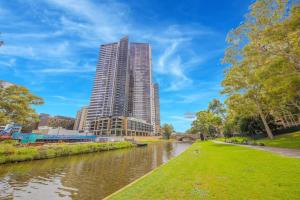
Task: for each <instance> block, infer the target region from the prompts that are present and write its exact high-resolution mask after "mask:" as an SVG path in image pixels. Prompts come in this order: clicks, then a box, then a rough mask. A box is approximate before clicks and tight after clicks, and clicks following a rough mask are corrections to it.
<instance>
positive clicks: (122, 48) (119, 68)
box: [87, 37, 129, 121]
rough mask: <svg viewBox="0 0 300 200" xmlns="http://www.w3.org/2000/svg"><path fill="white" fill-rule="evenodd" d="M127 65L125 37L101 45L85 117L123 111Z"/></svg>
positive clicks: (125, 96) (92, 118)
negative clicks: (116, 41) (115, 41)
mask: <svg viewBox="0 0 300 200" xmlns="http://www.w3.org/2000/svg"><path fill="white" fill-rule="evenodd" d="M128 69H129V66H128V38H127V37H125V38H123V39H121V40H120V41H119V42H118V43H111V44H104V45H101V49H100V56H99V62H98V64H97V68H96V76H95V79H94V86H93V90H92V95H91V99H90V106H89V109H88V115H87V121H92V120H95V119H96V118H99V117H107V116H126V115H127V101H128V84H129V76H128Z"/></svg>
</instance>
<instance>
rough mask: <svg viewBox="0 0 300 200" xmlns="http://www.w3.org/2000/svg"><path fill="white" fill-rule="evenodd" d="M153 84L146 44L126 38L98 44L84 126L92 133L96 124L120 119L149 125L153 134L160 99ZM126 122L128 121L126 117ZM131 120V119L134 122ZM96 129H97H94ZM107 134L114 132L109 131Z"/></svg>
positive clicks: (156, 122)
mask: <svg viewBox="0 0 300 200" xmlns="http://www.w3.org/2000/svg"><path fill="white" fill-rule="evenodd" d="M155 88H157V89H158V86H157V87H154V86H153V84H152V54H151V47H150V45H149V44H147V43H129V42H128V37H125V38H122V39H121V40H120V41H119V42H114V43H110V44H104V45H101V49H100V55H99V62H98V64H97V68H96V75H95V79H94V85H93V89H92V95H91V99H90V105H89V108H88V113H87V127H89V129H90V131H92V132H94V133H95V134H99V133H100V135H101V134H103V135H105V134H104V132H103V131H99V129H95V126H94V127H93V124H95V123H94V122H95V121H99V120H100V121H102V119H101V118H105V119H107V118H114V117H121V118H122V119H123V118H125V119H127V117H130V119H135V120H138V121H139V120H140V122H142V123H145V126H146V125H148V124H150V125H151V126H152V128H151V130H152V132H151V133H149V134H154V133H155V132H156V130H157V129H156V128H155V126H156V124H160V122H159V121H157V120H159V117H156V115H159V106H156V105H157V102H159V99H157V98H159V96H156V97H155V94H156V93H157V94H158V90H157V92H155V91H156V89H155ZM128 119H129V118H128ZM133 121H134V120H133ZM96 128H97V126H96ZM108 132H109V133H114V131H112V130H110V131H108Z"/></svg>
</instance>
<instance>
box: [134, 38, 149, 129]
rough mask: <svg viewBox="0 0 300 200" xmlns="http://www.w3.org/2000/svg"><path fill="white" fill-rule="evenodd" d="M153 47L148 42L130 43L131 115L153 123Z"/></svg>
mask: <svg viewBox="0 0 300 200" xmlns="http://www.w3.org/2000/svg"><path fill="white" fill-rule="evenodd" d="M151 60H152V58H151V48H150V45H149V44H147V43H130V72H131V78H132V81H131V82H130V83H131V85H130V86H129V87H131V88H132V90H131V91H132V94H131V99H129V102H130V103H131V104H132V106H131V108H132V110H129V116H132V117H134V118H137V119H142V120H144V121H146V122H147V123H151V83H152V73H151Z"/></svg>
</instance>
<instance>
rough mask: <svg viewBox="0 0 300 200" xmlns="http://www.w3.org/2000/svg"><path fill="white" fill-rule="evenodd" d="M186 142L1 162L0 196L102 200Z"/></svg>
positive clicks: (182, 149)
mask: <svg viewBox="0 0 300 200" xmlns="http://www.w3.org/2000/svg"><path fill="white" fill-rule="evenodd" d="M189 145H190V144H188V143H171V142H170V143H155V144H150V145H148V146H147V147H141V148H132V149H124V150H116V151H109V152H101V153H93V154H85V155H79V156H71V157H61V158H55V159H49V160H41V161H33V162H24V163H19V164H10V165H0V199H31V200H33V199H39V200H40V199H43V200H46V199H51V200H52V199H101V198H103V197H105V196H107V195H109V194H111V193H113V192H114V191H116V190H118V189H120V188H121V187H123V186H125V185H127V184H128V183H130V182H132V181H133V180H135V179H137V178H138V177H140V176H142V175H144V174H145V173H147V172H149V171H151V170H152V169H154V168H156V167H157V166H159V165H161V164H162V163H165V162H167V161H168V160H169V159H170V158H172V157H174V156H176V155H178V154H179V153H181V152H182V151H184V150H185V149H186V148H187V147H188V146H189Z"/></svg>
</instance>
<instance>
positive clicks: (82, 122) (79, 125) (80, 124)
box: [73, 106, 88, 132]
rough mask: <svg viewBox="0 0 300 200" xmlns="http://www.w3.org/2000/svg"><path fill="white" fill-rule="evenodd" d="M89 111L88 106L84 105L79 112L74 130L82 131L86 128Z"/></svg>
mask: <svg viewBox="0 0 300 200" xmlns="http://www.w3.org/2000/svg"><path fill="white" fill-rule="evenodd" d="M87 112H88V107H87V106H85V107H82V108H81V109H80V110H79V111H78V112H77V115H76V119H75V123H74V128H73V130H78V131H79V132H82V131H84V130H85V127H86V116H87Z"/></svg>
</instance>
